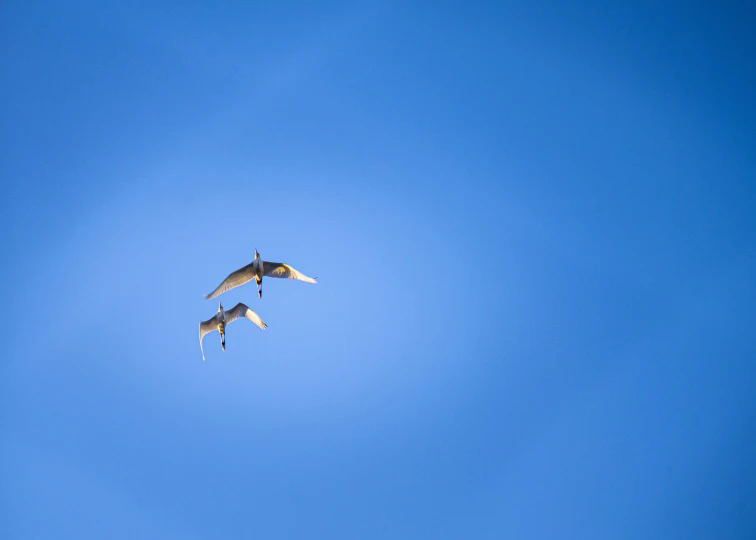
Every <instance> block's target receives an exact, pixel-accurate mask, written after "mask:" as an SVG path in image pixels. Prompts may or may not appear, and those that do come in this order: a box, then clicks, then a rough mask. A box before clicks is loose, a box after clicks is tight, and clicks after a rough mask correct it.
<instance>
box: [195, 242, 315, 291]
mask: <svg viewBox="0 0 756 540" xmlns="http://www.w3.org/2000/svg"><path fill="white" fill-rule="evenodd" d="M263 276H268V277H275V278H285V279H296V280H298V281H305V282H307V283H317V281H316V280H315V279H314V278H311V277H309V276H306V275H304V274H302V273H301V272H298V271H297V270H295V269H294V268H292V267H291V266H289V265H288V264H285V263H277V262H270V261H263V260H262V259H261V258H260V254H259V253H258V252H257V250H255V258H254V260H253V261H252V262H251V263H249V264H248V265H246V266H243V267H241V268H239V269H238V270H236V271H235V272H231V273H230V274H229V275H228V276H227V277H226V279H224V280H223V281H222V282H221V284H220V285H218V286H217V287H216V288H215V290H214V291H213V292H211V293H210V294H207V295H205V298H207V299H210V298H215V297H216V296H218V295H219V294H222V293H224V292H226V291H227V290H229V289H233V288H234V287H238V286H239V285H244V284H245V283H247V282H248V281H250V280H252V278H254V279H255V283H257V296H259V297H260V298H262V280H263Z"/></svg>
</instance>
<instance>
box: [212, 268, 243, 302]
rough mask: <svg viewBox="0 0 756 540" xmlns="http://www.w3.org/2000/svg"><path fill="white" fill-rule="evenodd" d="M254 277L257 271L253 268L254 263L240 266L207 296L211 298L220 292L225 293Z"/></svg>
mask: <svg viewBox="0 0 756 540" xmlns="http://www.w3.org/2000/svg"><path fill="white" fill-rule="evenodd" d="M253 277H255V271H254V270H253V269H252V263H249V264H248V265H247V266H244V267H242V268H239V269H238V270H237V271H236V272H231V273H230V274H229V275H228V277H227V278H226V279H224V280H223V282H222V283H221V284H220V285H218V286H217V287H216V288H215V290H214V291H213V292H211V293H210V294H206V295H205V298H207V299H208V300H209V299H210V298H215V297H216V296H218V295H219V294H221V293H224V292H226V291H227V290H229V289H233V288H234V287H238V286H239V285H244V284H245V283H246V282H248V281H249V280H250V279H252V278H253Z"/></svg>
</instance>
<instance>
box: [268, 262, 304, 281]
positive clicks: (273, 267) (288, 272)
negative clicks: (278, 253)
mask: <svg viewBox="0 0 756 540" xmlns="http://www.w3.org/2000/svg"><path fill="white" fill-rule="evenodd" d="M263 275H264V276H270V277H277V278H285V279H298V280H299V281H306V282H307V283H317V281H315V280H314V279H313V278H311V277H309V276H306V275H304V274H303V273H301V272H297V271H296V270H294V269H293V268H292V267H291V266H289V265H288V264H285V263H277V262H268V261H263Z"/></svg>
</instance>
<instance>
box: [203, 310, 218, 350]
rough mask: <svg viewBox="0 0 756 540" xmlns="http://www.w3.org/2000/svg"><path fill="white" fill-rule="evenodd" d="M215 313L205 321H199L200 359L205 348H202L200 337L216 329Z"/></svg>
mask: <svg viewBox="0 0 756 540" xmlns="http://www.w3.org/2000/svg"><path fill="white" fill-rule="evenodd" d="M217 317H218V316H217V315H214V316H213V317H211V318H210V319H208V320H206V321H202V322H201V323H199V340H200V351H202V359H203V360H204V359H205V350H204V349H203V348H202V339H203V338H204V337H205V334H207V333H210V332H212V331H213V330H217V329H218V319H217Z"/></svg>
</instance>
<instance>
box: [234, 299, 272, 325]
mask: <svg viewBox="0 0 756 540" xmlns="http://www.w3.org/2000/svg"><path fill="white" fill-rule="evenodd" d="M241 317H246V318H247V319H249V320H250V321H252V322H253V323H255V324H256V325H257V326H259V327H260V328H262V329H263V330H265V329H266V328H267V327H268V325H267V324H265V321H263V320H262V319H261V318H260V316H259V315H258V314H257V313H255V312H254V311H252V310H251V309H249V307H247V306H246V305H245V304H242V303H241V302H239V303H238V304H236V305H235V306H234V307H232V308H231V309H229V310H228V311H226V324H228V323H232V322H234V321H235V320H236V319H239V318H241Z"/></svg>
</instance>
